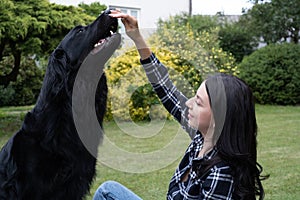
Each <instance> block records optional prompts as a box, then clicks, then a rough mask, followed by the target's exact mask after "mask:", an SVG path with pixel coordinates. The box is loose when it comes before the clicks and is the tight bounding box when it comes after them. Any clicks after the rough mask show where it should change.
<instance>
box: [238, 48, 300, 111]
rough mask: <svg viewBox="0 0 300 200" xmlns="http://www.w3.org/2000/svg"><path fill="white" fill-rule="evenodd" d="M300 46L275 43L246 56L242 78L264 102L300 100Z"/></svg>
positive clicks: (283, 103)
mask: <svg viewBox="0 0 300 200" xmlns="http://www.w3.org/2000/svg"><path fill="white" fill-rule="evenodd" d="M299 55H300V46H299V45H297V44H291V43H285V44H272V45H268V46H266V47H264V48H261V49H259V50H257V51H256V52H254V53H253V54H251V55H250V56H248V57H246V58H245V59H244V60H243V62H242V63H241V64H240V65H239V70H240V75H239V76H240V77H241V78H242V79H244V80H245V81H246V82H247V83H248V84H249V86H250V87H251V88H252V90H253V92H254V96H255V98H256V101H257V102H258V103H261V104H279V105H296V104H299V103H300V56H299Z"/></svg>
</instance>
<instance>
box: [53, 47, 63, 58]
mask: <svg viewBox="0 0 300 200" xmlns="http://www.w3.org/2000/svg"><path fill="white" fill-rule="evenodd" d="M64 54H65V51H64V50H63V49H56V50H55V51H54V57H55V58H56V59H59V60H60V59H62V58H63V56H64Z"/></svg>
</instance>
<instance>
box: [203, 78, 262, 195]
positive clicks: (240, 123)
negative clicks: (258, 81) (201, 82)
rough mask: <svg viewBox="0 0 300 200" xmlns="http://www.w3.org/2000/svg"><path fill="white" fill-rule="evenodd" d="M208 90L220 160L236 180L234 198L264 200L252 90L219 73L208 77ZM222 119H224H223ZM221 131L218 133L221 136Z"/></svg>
mask: <svg viewBox="0 0 300 200" xmlns="http://www.w3.org/2000/svg"><path fill="white" fill-rule="evenodd" d="M205 85H206V90H207V93H208V96H209V99H210V104H211V109H212V112H213V116H214V120H215V134H216V135H217V140H216V144H215V148H217V150H218V157H219V158H221V160H222V161H224V162H225V163H227V164H228V165H229V166H230V168H231V171H232V176H233V179H234V193H233V197H234V199H245V200H255V199H256V195H257V196H259V199H263V198H264V190H263V186H262V184H261V180H262V179H264V178H266V177H264V176H261V172H262V170H263V168H262V167H261V165H260V164H259V163H258V162H257V151H256V146H257V140H256V136H257V123H256V116H255V106H254V98H253V95H252V91H251V89H250V88H249V87H248V85H247V84H246V83H245V82H244V81H243V80H241V79H239V78H237V77H235V76H232V75H228V74H223V73H220V74H216V75H214V76H210V77H208V78H207V80H206V82H205ZM222 116H223V117H222ZM218 132H219V133H218Z"/></svg>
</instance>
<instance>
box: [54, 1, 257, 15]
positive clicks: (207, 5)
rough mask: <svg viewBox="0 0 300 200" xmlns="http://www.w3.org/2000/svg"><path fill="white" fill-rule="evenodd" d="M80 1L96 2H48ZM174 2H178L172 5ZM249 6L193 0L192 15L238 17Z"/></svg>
mask: <svg viewBox="0 0 300 200" xmlns="http://www.w3.org/2000/svg"><path fill="white" fill-rule="evenodd" d="M82 1H83V2H85V3H91V2H95V1H96V0H50V2H52V3H57V4H64V5H78V4H79V3H80V2H82ZM176 1H178V0H175V1H174V3H175V2H176ZM185 1H188V0H185ZM100 3H101V0H100ZM251 5H252V4H250V3H248V0H193V14H202V15H214V14H216V13H217V12H219V11H221V12H224V14H226V15H239V14H242V8H243V7H246V8H250V7H251Z"/></svg>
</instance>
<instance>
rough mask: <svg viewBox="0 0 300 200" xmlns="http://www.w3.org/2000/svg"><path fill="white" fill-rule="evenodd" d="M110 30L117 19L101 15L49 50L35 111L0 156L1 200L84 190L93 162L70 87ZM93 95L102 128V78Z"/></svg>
mask: <svg viewBox="0 0 300 200" xmlns="http://www.w3.org/2000/svg"><path fill="white" fill-rule="evenodd" d="M116 29H117V20H116V19H113V18H111V17H109V16H108V13H107V12H105V13H103V14H101V15H100V16H99V17H98V18H97V19H96V20H95V21H94V22H93V23H92V24H90V25H88V26H77V27H75V28H74V29H72V30H71V31H70V32H69V33H68V34H67V35H66V36H65V38H64V39H63V40H62V41H61V43H60V44H59V45H58V47H57V48H56V49H55V50H54V51H53V53H52V54H51V56H50V58H49V63H48V68H47V71H46V75H45V77H44V82H43V86H42V89H41V92H40V95H39V98H38V100H37V103H36V105H35V107H34V108H33V110H32V111H30V112H29V113H27V115H26V116H25V119H24V122H23V125H22V127H21V129H20V130H19V131H18V132H17V133H16V134H15V135H14V136H13V137H12V138H11V139H10V140H9V141H8V142H7V144H6V145H5V146H4V147H3V148H2V150H1V152H0V199H1V200H2V199H5V200H21V199H22V200H27V199H28V200H45V199H53V200H55V199H64V200H77V199H78V200H79V199H82V198H83V197H84V195H85V194H87V193H88V192H89V188H90V184H91V182H92V180H93V177H94V175H95V167H96V158H94V156H92V155H91V154H90V153H89V152H88V151H87V150H86V148H85V147H84V145H83V144H82V142H81V141H80V139H79V136H78V134H77V131H76V128H75V125H74V121H73V116H72V108H71V106H72V88H73V85H74V81H75V77H76V74H77V72H78V70H79V67H80V66H81V63H82V62H83V60H84V59H85V58H86V57H87V55H88V54H89V52H90V51H91V50H92V49H93V47H94V44H96V43H97V42H98V41H99V40H100V39H103V38H105V37H107V36H109V35H110V30H113V31H116ZM97 91H98V92H97V94H96V113H97V116H98V120H99V122H100V124H101V126H102V121H103V117H104V113H105V108H106V98H107V85H106V77H105V76H104V75H103V76H102V77H101V79H100V81H99V84H98V88H97ZM99 134H102V133H99ZM97 142H100V141H97Z"/></svg>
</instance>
